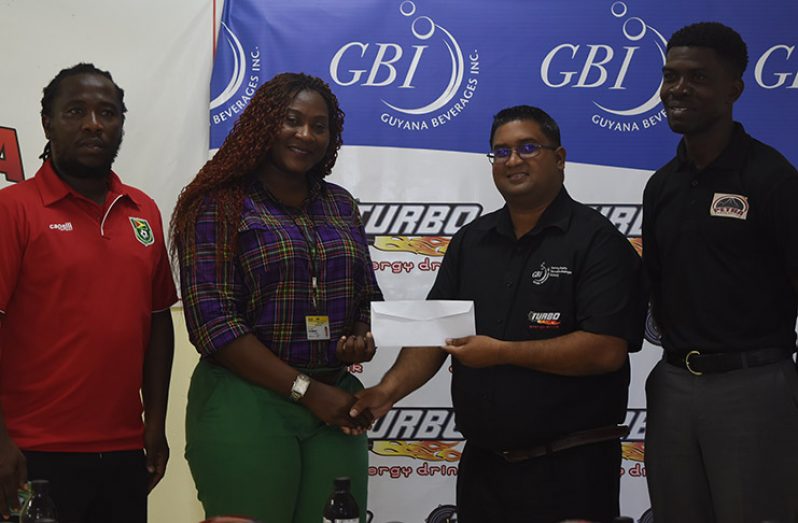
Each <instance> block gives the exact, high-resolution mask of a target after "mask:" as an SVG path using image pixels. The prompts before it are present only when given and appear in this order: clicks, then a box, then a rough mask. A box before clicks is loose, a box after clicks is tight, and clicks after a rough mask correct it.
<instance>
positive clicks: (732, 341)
mask: <svg viewBox="0 0 798 523" xmlns="http://www.w3.org/2000/svg"><path fill="white" fill-rule="evenodd" d="M643 259H644V263H645V267H646V273H647V275H648V277H649V279H650V281H651V290H652V301H653V305H654V314H655V318H656V320H657V323H658V324H659V327H660V331H661V333H662V343H663V346H664V347H665V349H666V350H668V351H674V352H677V353H680V354H684V353H687V352H689V351H690V350H694V349H695V350H700V351H702V352H735V351H745V350H753V349H760V348H767V347H782V348H785V349H788V350H790V349H792V348H794V347H795V339H796V336H795V320H796V312H797V311H798V309H797V308H796V307H797V300H796V292H795V288H794V287H793V285H792V284H791V282H790V275H792V276H793V277H796V276H798V173H796V170H795V168H794V167H793V166H792V165H790V163H789V162H788V161H787V160H786V159H785V158H784V157H783V156H782V155H781V154H779V153H778V152H777V151H776V150H775V149H773V148H772V147H769V146H767V145H765V144H763V143H761V142H759V141H757V140H755V139H753V138H751V137H750V136H749V135H748V134H746V132H745V130H744V129H743V127H742V125H740V124H736V125H735V130H734V133H733V136H732V138H731V141H730V143H729V145H728V146H727V147H726V149H725V150H724V151H723V153H722V154H721V155H720V156H719V157H718V158H717V159H716V160H715V161H714V162H712V164H711V165H709V166H707V167H706V168H705V169H703V170H700V171H699V170H697V169H696V168H695V166H694V165H693V164H691V163H690V162H689V161H688V159H687V154H686V148H685V145H684V142H683V141H682V142H681V143H680V144H679V147H678V150H677V154H676V157H675V158H674V159H673V160H671V161H670V162H669V163H668V164H667V165H665V166H664V167H663V168H662V169H660V170H658V171H657V172H656V173H654V175H653V176H652V177H651V179H650V180H649V181H648V184H647V185H646V189H645V192H644V194H643Z"/></svg>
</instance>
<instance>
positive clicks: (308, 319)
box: [305, 316, 330, 341]
mask: <svg viewBox="0 0 798 523" xmlns="http://www.w3.org/2000/svg"><path fill="white" fill-rule="evenodd" d="M305 330H306V331H307V334H308V340H310V341H312V340H329V339H330V317H329V316H305Z"/></svg>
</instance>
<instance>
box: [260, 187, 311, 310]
mask: <svg viewBox="0 0 798 523" xmlns="http://www.w3.org/2000/svg"><path fill="white" fill-rule="evenodd" d="M261 187H263V189H264V190H265V191H266V194H267V195H268V196H269V198H270V199H271V200H272V202H274V203H275V204H276V205H277V206H278V207H279V208H280V209H281V210H282V211H283V212H284V213H285V214H287V215H288V216H289V217H290V218H291V221H292V222H294V225H295V226H296V228H297V229H299V232H301V233H302V239H303V240H305V246H306V247H307V249H308V255H309V256H308V257H309V260H308V268H309V270H310V302H311V305H312V306H313V310H314V312H318V310H319V275H318V272H317V269H318V267H317V266H316V254H317V253H318V249H317V248H316V238H317V235H316V229H315V227H313V220H312V219H311V217H310V214H308V213H303V212H302V211H301V210H300V211H299V213H296V212H294V209H293V208H291V207H288V206H286V205H284V204H283V203H282V202H281V201H280V199H279V198H277V197H276V196H275V195H274V194H273V193H272V192H271V191H270V190H269V188H268V187H266V185H265V184H263V185H261ZM299 214H304V215H305V216H307V218H308V223H309V227H310V229H311V231H312V237H311V233H310V232H308V231H307V230H306V229H305V227H304V226H303V225H302V224H301V223H299V222H298V221H297V218H296V217H297V216H298V215H299Z"/></svg>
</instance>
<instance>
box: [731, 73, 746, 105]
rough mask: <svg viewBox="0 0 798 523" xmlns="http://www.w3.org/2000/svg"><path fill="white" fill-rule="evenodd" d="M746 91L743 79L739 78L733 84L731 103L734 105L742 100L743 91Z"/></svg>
mask: <svg viewBox="0 0 798 523" xmlns="http://www.w3.org/2000/svg"><path fill="white" fill-rule="evenodd" d="M744 90H745V82H743V79H742V78H737V79H736V80H734V81H733V82H732V88H731V91H730V92H729V102H730V103H734V102H736V101H737V100H739V99H740V96H742V94H743V91H744Z"/></svg>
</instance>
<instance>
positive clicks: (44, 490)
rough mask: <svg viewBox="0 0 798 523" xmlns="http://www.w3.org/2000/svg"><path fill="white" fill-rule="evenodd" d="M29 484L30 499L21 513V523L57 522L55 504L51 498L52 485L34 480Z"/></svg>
mask: <svg viewBox="0 0 798 523" xmlns="http://www.w3.org/2000/svg"><path fill="white" fill-rule="evenodd" d="M28 484H29V485H30V497H29V498H28V501H26V502H25V506H24V507H22V511H21V512H20V513H19V522H20V523H42V522H43V521H48V520H49V521H57V517H56V514H55V503H53V500H52V499H51V498H50V483H49V482H48V481H47V480H46V479H34V480H32V481H30V482H29V483H28Z"/></svg>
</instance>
